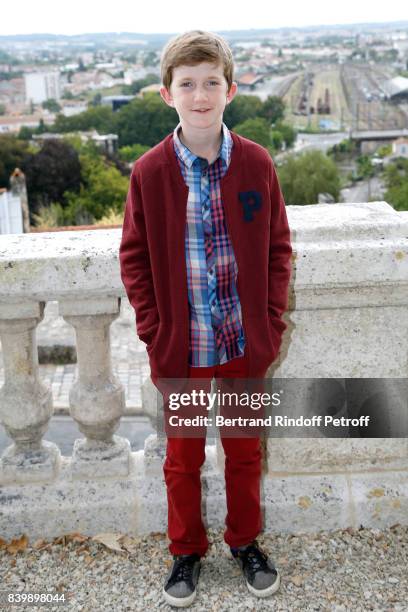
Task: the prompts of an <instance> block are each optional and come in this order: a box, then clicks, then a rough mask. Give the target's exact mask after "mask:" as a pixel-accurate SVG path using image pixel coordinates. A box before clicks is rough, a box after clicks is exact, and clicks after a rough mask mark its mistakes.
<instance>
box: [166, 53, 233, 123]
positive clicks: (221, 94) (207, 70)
mask: <svg viewBox="0 0 408 612" xmlns="http://www.w3.org/2000/svg"><path fill="white" fill-rule="evenodd" d="M237 89H238V86H237V84H236V82H235V81H234V82H233V83H232V85H231V88H230V90H229V91H228V83H227V81H226V79H225V77H224V72H223V67H222V65H221V64H218V65H217V64H210V63H208V62H203V63H201V64H198V65H197V66H184V65H183V66H178V67H177V68H174V69H173V79H172V83H171V86H170V91H168V90H167V89H166V88H165V87H161V89H160V95H161V97H162V98H163V100H164V101H165V102H166V104H168V105H169V106H171V107H173V108H175V109H176V111H177V114H178V115H179V118H180V122H181V123H182V124H184V125H188V126H189V127H192V128H195V129H197V128H198V129H200V128H202V129H208V128H210V127H211V126H217V127H218V126H220V125H221V123H222V116H223V113H224V109H225V106H226V105H227V104H229V103H230V102H231V101H232V99H233V98H234V96H235V94H236V92H237Z"/></svg>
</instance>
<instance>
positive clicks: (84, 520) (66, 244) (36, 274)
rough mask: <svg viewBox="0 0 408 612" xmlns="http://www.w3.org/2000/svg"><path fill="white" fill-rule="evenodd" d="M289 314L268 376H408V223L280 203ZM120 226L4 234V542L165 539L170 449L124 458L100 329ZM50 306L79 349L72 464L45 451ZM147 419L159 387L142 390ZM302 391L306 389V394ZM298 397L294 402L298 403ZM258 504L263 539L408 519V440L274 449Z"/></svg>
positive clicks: (209, 504)
mask: <svg viewBox="0 0 408 612" xmlns="http://www.w3.org/2000/svg"><path fill="white" fill-rule="evenodd" d="M288 217H289V223H290V227H291V232H292V241H293V248H294V274H293V278H292V284H291V295H290V308H289V311H288V312H287V313H286V315H285V318H286V320H287V322H288V329H287V330H286V332H285V335H284V339H283V345H282V349H281V351H280V355H279V357H278V359H277V360H276V362H275V363H274V364H273V366H272V368H271V371H270V376H272V377H275V378H286V379H293V378H305V379H309V378H338V379H344V378H353V379H356V380H357V381H358V380H359V379H360V378H365V377H370V378H379V379H380V378H401V379H404V378H405V379H406V378H407V377H408V351H407V346H408V343H407V340H408V213H398V212H396V211H394V210H393V209H392V208H391V207H390V206H388V205H387V204H386V203H384V202H375V203H368V204H367V203H363V204H354V205H351V204H320V205H313V206H290V207H288ZM120 236H121V230H94V231H81V232H52V233H43V234H23V235H7V236H1V237H0V333H1V340H2V347H3V357H4V362H5V385H4V386H3V388H2V389H1V391H0V419H1V422H2V423H3V425H4V426H5V427H6V429H7V431H8V432H9V433H10V435H11V437H12V438H13V440H14V444H13V445H12V446H10V447H9V448H8V449H6V451H5V453H4V454H3V456H2V458H1V464H0V536H2V537H7V538H9V537H12V536H15V535H18V534H21V533H23V532H24V533H26V534H27V535H29V536H30V537H33V538H34V537H51V536H53V535H57V534H60V533H63V532H66V531H82V532H84V533H89V534H92V533H96V532H98V531H101V530H104V531H105V530H120V531H125V532H129V533H145V532H149V531H166V526H167V524H166V518H167V508H166V493H165V487H164V481H163V474H162V462H163V458H164V454H165V441H164V440H162V439H157V438H156V437H154V436H153V437H150V438H149V439H148V440H147V441H146V446H145V450H144V451H139V452H137V453H132V452H131V451H130V447H129V443H128V441H127V440H126V439H123V438H120V437H118V436H116V435H114V432H115V431H116V428H117V424H118V422H119V420H120V418H121V415H122V414H123V412H124V399H125V398H124V392H123V389H122V388H121V385H120V382H119V381H118V380H117V379H116V378H115V377H114V376H113V374H112V368H111V363H110V362H111V357H110V339H109V326H110V324H111V322H112V321H113V320H114V319H115V318H116V317H117V316H118V313H119V308H120V298H121V297H123V296H125V291H124V288H123V286H122V283H121V280H120V274H119V261H118V249H119V242H120ZM48 300H57V301H58V303H59V311H60V314H62V316H63V317H64V318H65V319H66V321H67V322H68V323H70V324H71V325H73V327H74V329H75V334H76V339H77V353H78V379H77V380H76V381H74V384H73V387H72V389H71V392H70V404H71V408H70V410H71V415H72V418H73V419H75V421H76V422H77V424H78V427H79V428H80V430H81V431H82V432H83V433H84V434H85V440H82V441H81V440H77V442H76V444H75V447H74V452H73V456H72V457H70V458H65V457H61V455H60V452H59V449H58V448H57V447H56V446H55V445H53V444H51V443H50V442H47V440H46V438H47V433H46V432H47V426H48V421H49V419H50V417H51V415H52V412H53V407H52V396H51V393H50V390H49V388H47V386H46V385H45V384H44V383H43V381H41V380H40V377H39V373H38V359H37V356H36V337H35V329H36V326H37V325H38V323H39V322H40V321H41V320H42V317H43V311H44V303H45V302H47V301H48ZM143 392H144V409H145V410H146V412H147V413H148V414H150V415H151V418H152V419H154V413H155V397H154V388H152V385H151V383H149V380H148V381H146V384H145V387H144V390H143ZM306 396H307V394H305V397H306ZM297 401H298V402H299V399H298V400H297ZM206 450H207V462H206V465H205V467H204V469H203V472H202V481H203V485H204V487H203V491H204V495H203V509H204V510H205V512H204V514H205V516H206V520H207V522H208V523H209V524H211V525H214V526H221V525H223V523H224V518H225V494H224V476H223V461H224V457H223V454H222V448H221V446H220V445H216V446H208V447H207V449H206ZM264 468H265V470H264V478H263V485H262V499H263V506H264V513H265V520H264V525H265V528H266V529H268V530H272V531H273V530H279V531H296V532H299V531H314V530H319V529H326V528H327V529H335V528H339V527H343V526H347V525H352V526H358V525H360V524H363V525H373V526H377V527H382V526H386V525H390V524H393V523H397V522H400V523H405V524H406V523H407V521H408V440H407V438H397V437H395V438H365V439H350V438H344V439H341V438H338V439H333V438H324V437H322V436H320V438H319V437H310V438H293V437H292V438H285V437H282V438H273V439H270V440H269V441H268V443H267V449H266V456H265V462H264Z"/></svg>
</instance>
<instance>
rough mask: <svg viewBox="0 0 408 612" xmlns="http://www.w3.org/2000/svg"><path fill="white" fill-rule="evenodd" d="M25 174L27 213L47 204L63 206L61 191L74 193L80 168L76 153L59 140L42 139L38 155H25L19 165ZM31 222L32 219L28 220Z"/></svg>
mask: <svg viewBox="0 0 408 612" xmlns="http://www.w3.org/2000/svg"><path fill="white" fill-rule="evenodd" d="M22 170H23V171H24V173H25V175H26V180H27V192H28V202H29V207H30V212H31V213H36V212H38V211H39V208H40V207H41V206H49V205H50V204H51V202H59V203H60V204H64V192H65V191H67V190H71V191H73V192H75V191H76V192H78V191H79V187H80V180H81V166H80V163H79V157H78V153H77V152H76V151H75V149H74V148H73V147H72V146H71V145H70V144H68V143H66V142H64V141H62V140H54V139H52V140H46V141H45V142H44V144H43V146H42V148H41V149H40V151H38V153H35V154H29V155H27V156H26V158H25V159H24V161H23V163H22ZM31 221H32V219H31Z"/></svg>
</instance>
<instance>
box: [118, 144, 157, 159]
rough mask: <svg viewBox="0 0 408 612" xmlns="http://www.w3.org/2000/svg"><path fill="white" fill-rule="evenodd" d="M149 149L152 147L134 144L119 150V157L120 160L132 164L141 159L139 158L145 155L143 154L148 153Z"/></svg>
mask: <svg viewBox="0 0 408 612" xmlns="http://www.w3.org/2000/svg"><path fill="white" fill-rule="evenodd" d="M149 148H150V147H146V146H144V145H141V144H134V145H131V146H127V147H122V148H121V149H119V157H120V159H123V160H124V161H127V162H130V163H131V162H134V161H136V160H137V159H139V157H140V156H141V155H143V153H146V151H148V150H149Z"/></svg>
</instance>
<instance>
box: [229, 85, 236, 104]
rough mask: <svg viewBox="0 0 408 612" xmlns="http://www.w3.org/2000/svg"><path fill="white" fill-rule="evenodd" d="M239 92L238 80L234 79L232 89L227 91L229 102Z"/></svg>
mask: <svg viewBox="0 0 408 612" xmlns="http://www.w3.org/2000/svg"><path fill="white" fill-rule="evenodd" d="M237 92H238V83H237V82H236V81H232V83H231V87H230V90H229V92H228V93H227V104H229V103H230V102H232V101H233V99H234V98H235V96H236V94H237Z"/></svg>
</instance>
